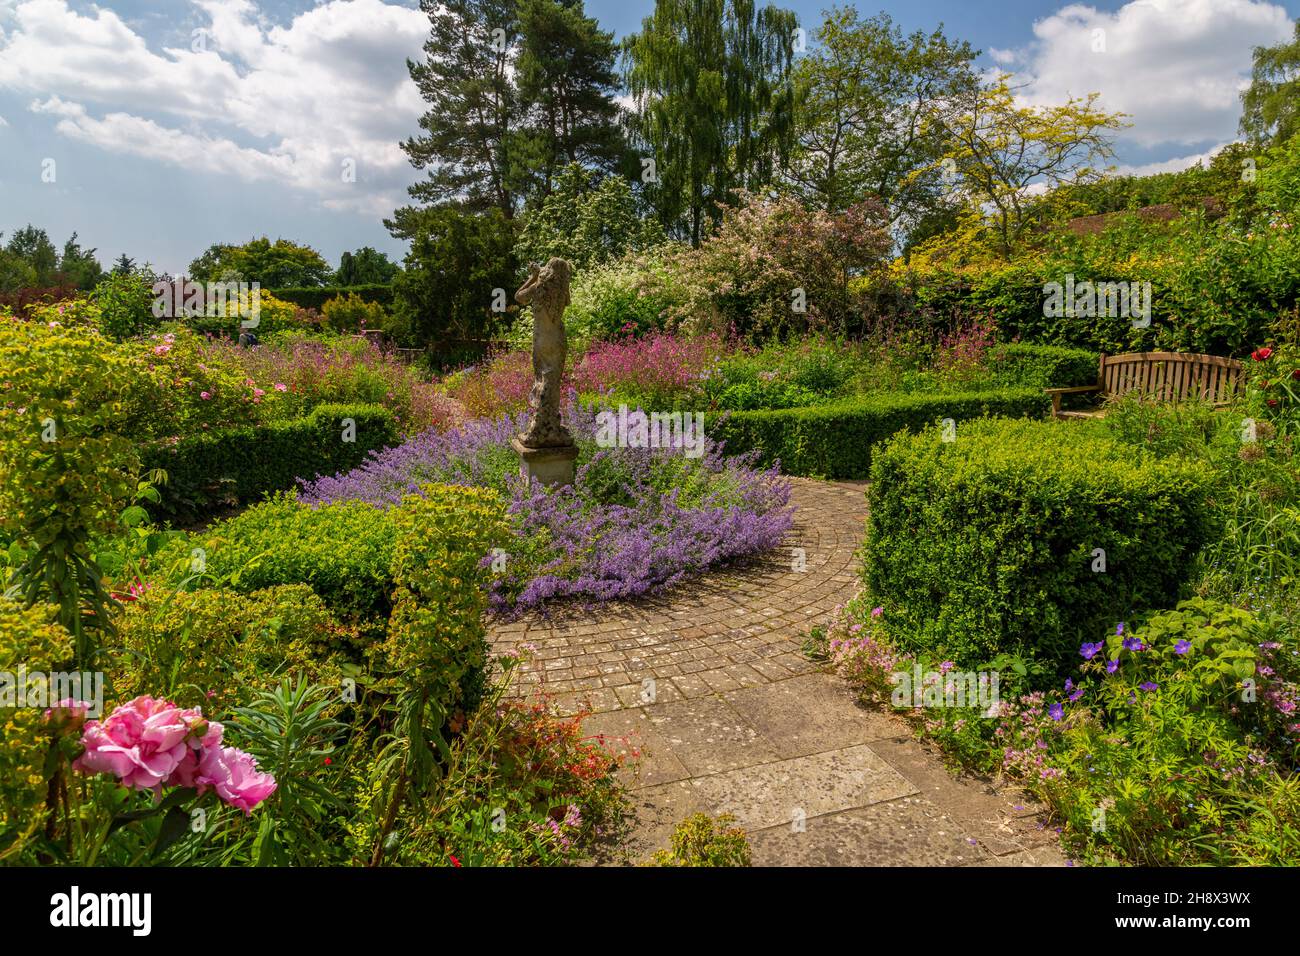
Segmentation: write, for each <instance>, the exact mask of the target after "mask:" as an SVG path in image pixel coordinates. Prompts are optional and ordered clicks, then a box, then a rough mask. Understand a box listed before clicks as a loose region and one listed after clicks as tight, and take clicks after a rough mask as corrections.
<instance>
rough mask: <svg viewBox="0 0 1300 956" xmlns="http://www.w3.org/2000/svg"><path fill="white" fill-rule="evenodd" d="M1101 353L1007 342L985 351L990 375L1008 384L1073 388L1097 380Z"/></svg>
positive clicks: (1093, 382)
mask: <svg viewBox="0 0 1300 956" xmlns="http://www.w3.org/2000/svg"><path fill="white" fill-rule="evenodd" d="M1100 362H1101V355H1100V354H1098V353H1097V352H1090V351H1088V350H1087V349H1072V348H1066V347H1065V346H1063V345H1036V344H1034V343H1031V342H1009V343H1006V344H1004V345H995V346H994V347H993V348H992V349H990V350H989V367H990V369H991V370H992V372H993V375H994V376H995V377H996V378H997V379H998V380H999V381H1001V382H1003V383H1004V384H1006V385H1008V386H1014V385H1020V386H1024V387H1026V388H1030V387H1033V388H1076V387H1078V386H1080V385H1095V384H1096V383H1097V366H1098V365H1099V364H1100Z"/></svg>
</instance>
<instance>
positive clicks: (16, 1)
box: [0, 0, 1300, 270]
mask: <svg viewBox="0 0 1300 956" xmlns="http://www.w3.org/2000/svg"><path fill="white" fill-rule="evenodd" d="M782 5H784V6H787V7H790V8H793V9H794V10H795V11H796V12H797V13H798V14H799V17H800V20H801V22H802V23H803V24H804V25H805V26H806V27H808V28H810V32H811V28H813V27H815V25H816V24H817V23H818V22H819V21H820V11H821V10H822V9H824V8H825V7H826V6H828V5H829V4H828V3H823V2H809V0H794V2H786V3H784V4H782ZM854 5H855V6H857V7H858V8H859V9H860V10H862V11H863V13H864V14H867V15H870V14H873V13H875V12H877V11H879V10H882V9H883V10H885V11H886V12H888V13H889V14H890V15H891V16H893V17H894V19H895V20H896V21H897V22H898V23H899V24H900V25H901V26H902V27H903V28H904V29H907V30H911V29H915V28H923V29H931V28H933V27H935V26H937V25H938V24H939V23H940V22H942V23H943V24H944V26H945V29H946V32H947V33H948V35H949V36H950V37H955V38H961V39H965V40H968V41H970V43H971V44H972V45H973V46H975V47H976V48H979V49H981V50H983V51H984V53H983V56H982V57H981V61H980V62H981V65H982V66H984V67H985V68H987V69H990V70H992V69H1002V70H1006V71H1009V72H1011V73H1013V74H1014V75H1015V78H1016V81H1017V83H1018V84H1020V85H1022V87H1023V95H1024V96H1025V97H1026V98H1027V99H1028V100H1030V101H1036V102H1060V101H1061V100H1063V99H1064V98H1065V97H1066V96H1068V95H1070V94H1075V95H1080V94H1086V93H1088V92H1092V91H1093V90H1097V91H1100V92H1101V93H1102V104H1103V106H1105V107H1107V108H1109V109H1113V110H1122V111H1124V112H1126V113H1129V114H1130V116H1131V117H1132V119H1131V122H1132V124H1133V125H1132V127H1131V128H1130V129H1128V130H1126V131H1125V132H1124V133H1123V134H1122V136H1121V138H1120V140H1119V142H1118V144H1117V160H1118V162H1119V163H1120V165H1121V167H1122V168H1124V169H1137V170H1140V171H1156V170H1160V169H1173V168H1181V167H1183V166H1186V165H1188V164H1190V163H1191V162H1193V161H1195V159H1196V158H1197V157H1199V156H1204V155H1206V154H1208V153H1209V152H1211V151H1212V150H1213V149H1214V148H1216V147H1217V146H1219V145H1221V144H1222V143H1224V142H1227V141H1229V140H1230V139H1231V138H1232V136H1233V134H1234V131H1235V127H1236V120H1237V116H1238V115H1239V107H1238V102H1237V95H1238V92H1239V90H1240V87H1241V84H1242V81H1243V78H1244V76H1245V75H1246V74H1247V73H1248V71H1249V66H1250V51H1251V48H1252V47H1253V46H1254V45H1256V44H1260V43H1275V42H1278V41H1279V40H1282V39H1285V38H1287V37H1288V36H1289V35H1290V33H1291V30H1292V26H1291V21H1292V20H1294V19H1295V17H1297V16H1300V0H1279V2H1264V0H1134V2H1131V3H1116V2H1112V3H1097V4H1094V5H1086V6H1085V5H1080V4H1074V5H1067V4H1064V3H1054V2H1047V0H990V2H981V0H942V2H927V0H912V2H894V0H885V2H882V0H876V2H863V3H858V4H854ZM586 6H587V11H588V12H589V13H590V14H592V15H594V16H595V17H596V18H597V19H598V20H599V21H600V22H601V24H602V25H603V26H604V27H605V28H606V29H612V30H614V31H615V32H616V33H617V34H618V35H620V36H622V35H625V34H626V33H628V32H631V31H634V30H636V29H637V28H638V27H639V25H640V21H641V18H642V17H644V16H645V15H647V14H648V13H649V12H650V11H651V10H652V9H653V0H588V2H587V5H586ZM196 31H197V32H196ZM1098 31H1101V33H1100V34H1099V33H1098ZM426 35H427V20H425V19H424V18H423V17H422V16H421V15H420V14H419V11H418V7H417V4H416V3H415V2H414V0H333V2H327V3H315V2H311V0H166V2H158V0H110V2H106V3H99V4H94V3H90V2H83V0H0V230H2V231H4V232H5V233H9V232H11V231H12V230H13V229H14V228H17V227H19V226H22V225H24V224H26V223H27V222H34V223H36V224H38V225H40V226H43V227H44V228H46V229H47V230H48V231H49V232H50V234H51V238H53V239H54V240H55V242H56V243H59V244H62V242H63V241H64V240H65V239H66V238H67V237H68V235H69V234H70V233H71V232H72V231H74V230H75V231H77V232H78V233H79V236H80V241H81V242H82V243H83V244H84V245H87V246H93V247H96V248H97V249H98V251H99V258H100V260H101V261H102V262H105V263H106V264H107V263H108V262H111V261H112V260H113V259H114V258H116V257H117V255H118V254H120V253H122V252H126V253H127V254H129V255H131V256H134V257H136V258H137V259H138V260H140V261H146V260H147V261H150V262H152V263H153V264H154V265H155V266H157V267H159V268H163V269H168V270H183V269H184V267H185V266H186V264H187V263H188V262H189V261H190V259H192V258H193V257H194V256H196V255H197V254H198V253H200V252H201V251H202V250H203V249H205V248H206V247H207V246H208V245H210V244H211V243H213V242H242V241H245V240H247V239H249V238H251V237H253V236H255V235H262V234H267V235H270V236H272V237H275V236H285V237H287V238H291V239H294V240H297V241H300V242H307V243H310V244H311V245H313V246H315V247H316V248H317V249H319V250H320V251H321V252H322V253H323V254H324V255H325V256H326V258H327V259H329V260H330V261H331V263H336V262H337V260H338V256H339V254H340V253H341V252H342V251H343V250H345V249H354V248H357V247H359V246H363V245H371V246H375V247H377V248H380V249H383V250H385V251H387V252H389V253H390V254H392V255H393V256H394V257H400V256H401V254H402V253H403V251H404V250H403V247H402V245H401V244H400V243H397V242H395V241H394V240H392V239H391V238H390V237H389V236H388V234H387V231H386V230H385V229H384V228H383V225H382V223H381V219H382V218H383V216H385V215H387V214H388V213H389V212H391V210H392V208H393V206H394V204H395V203H400V202H402V201H403V199H404V189H405V186H406V185H407V184H409V183H410V182H411V181H413V179H414V178H415V177H416V175H417V173H416V172H415V171H414V170H412V169H411V168H410V167H409V165H408V164H407V163H406V162H405V158H404V156H403V155H402V154H401V152H400V150H398V149H397V147H396V143H397V142H398V140H400V139H401V138H403V137H404V136H407V135H410V134H412V133H413V132H415V131H416V120H417V118H418V116H419V114H420V112H421V102H420V100H419V98H418V96H417V95H416V94H415V91H414V87H413V86H412V85H411V84H410V82H409V79H408V78H407V77H406V73H405V68H404V66H403V61H404V58H405V57H406V56H408V55H409V56H418V55H419V50H420V46H421V44H422V43H423V41H424V39H425V36H426ZM1099 35H1100V36H1103V37H1104V49H1103V50H1101V51H1097V50H1094V49H1093V45H1094V41H1095V38H1096V37H1097V36H1099ZM50 180H52V181H50Z"/></svg>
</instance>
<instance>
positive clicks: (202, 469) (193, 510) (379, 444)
mask: <svg viewBox="0 0 1300 956" xmlns="http://www.w3.org/2000/svg"><path fill="white" fill-rule="evenodd" d="M345 419H351V421H352V422H353V423H355V436H353V437H354V439H355V440H353V441H344V440H343V437H344V428H345V426H344V424H343V423H344V420H345ZM397 440H398V429H397V424H396V422H394V420H393V416H392V413H391V412H390V411H389V410H388V409H386V408H382V407H380V406H378V405H320V406H317V407H316V408H315V409H313V410H312V412H311V414H310V415H307V416H306V417H305V418H298V419H294V420H292V421H287V422H272V423H270V424H265V425H247V426H240V427H237V428H223V429H219V430H216V431H212V432H203V433H200V434H197V435H191V436H188V437H186V438H183V439H181V440H180V441H179V442H178V443H176V444H175V445H172V446H169V447H159V448H154V449H151V450H150V451H149V452H148V453H146V455H145V456H144V457H145V466H146V467H147V468H163V469H165V470H166V471H167V478H168V480H167V484H166V485H164V486H163V487H162V488H161V489H160V491H161V493H162V501H161V502H160V503H159V505H158V506H157V510H158V511H159V512H160V513H161V514H163V515H166V516H168V517H173V518H192V517H196V516H199V515H202V514H203V513H204V511H205V510H207V509H210V508H211V507H213V506H215V505H236V504H243V503H245V502H249V501H255V500H257V499H258V498H261V497H262V496H263V495H264V494H266V493H267V492H271V491H282V490H285V489H288V488H293V487H294V485H295V483H296V481H297V479H299V478H315V477H317V476H319V475H333V474H336V473H338V472H340V471H348V470H350V469H352V468H355V467H357V466H358V465H360V464H361V463H362V462H363V461H365V460H366V457H367V455H368V454H369V453H370V452H371V451H372V450H375V449H379V448H383V447H385V446H387V445H392V444H394V443H395V442H396V441H397Z"/></svg>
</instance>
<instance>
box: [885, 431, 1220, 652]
mask: <svg viewBox="0 0 1300 956" xmlns="http://www.w3.org/2000/svg"><path fill="white" fill-rule="evenodd" d="M871 480H872V483H871V489H870V492H869V495H868V497H869V500H870V518H869V522H868V534H867V543H866V548H865V552H864V559H863V574H864V578H865V583H866V585H867V588H868V589H869V592H870V594H871V596H872V599H873V600H874V602H875V603H876V604H878V605H880V606H883V607H884V609H885V615H886V620H887V621H888V622H890V630H891V633H892V634H894V635H895V636H896V639H897V640H898V641H899V642H900V643H901V644H902V645H903V646H905V647H907V648H908V649H909V650H926V651H929V652H932V653H935V654H941V655H943V656H945V657H948V658H951V659H952V660H955V661H957V662H958V663H959V664H962V665H968V666H972V667H973V666H977V665H980V664H983V663H987V662H988V661H989V660H990V659H992V658H993V657H994V656H996V655H997V654H999V653H1001V652H1010V653H1014V654H1021V655H1024V656H1026V657H1035V658H1038V659H1039V660H1042V661H1044V662H1045V663H1047V664H1048V665H1049V666H1050V667H1051V668H1053V669H1054V670H1060V669H1064V668H1068V667H1072V666H1073V665H1075V664H1077V663H1078V662H1079V661H1080V659H1081V658H1080V657H1079V648H1080V646H1081V645H1082V643H1083V642H1085V641H1087V642H1094V641H1098V640H1102V639H1103V638H1104V637H1105V636H1106V634H1107V633H1112V634H1113V633H1114V632H1115V629H1116V626H1117V624H1118V623H1119V622H1121V621H1131V620H1132V619H1133V617H1134V615H1137V614H1140V613H1141V612H1143V611H1146V610H1149V609H1155V608H1163V607H1173V606H1174V605H1175V604H1176V603H1177V601H1178V599H1179V597H1180V596H1181V594H1182V592H1183V590H1184V588H1185V586H1186V584H1187V583H1188V574H1189V569H1190V568H1191V566H1192V559H1193V557H1194V556H1195V555H1196V553H1197V551H1198V550H1199V549H1200V548H1201V547H1202V546H1203V545H1204V544H1206V543H1207V542H1208V541H1210V540H1211V539H1212V537H1213V536H1214V535H1215V534H1216V532H1217V528H1216V523H1215V519H1214V516H1213V514H1212V511H1211V505H1210V502H1209V493H1210V487H1211V481H1212V477H1211V475H1210V473H1209V472H1208V471H1207V470H1206V469H1205V468H1204V467H1203V466H1201V465H1199V464H1194V463H1191V462H1189V461H1186V460H1184V459H1158V458H1155V457H1153V456H1150V455H1148V454H1147V453H1145V452H1142V451H1140V450H1138V449H1135V448H1134V447H1133V446H1132V445H1129V444H1127V443H1122V442H1118V441H1115V440H1113V439H1111V438H1108V437H1106V436H1104V435H1097V434H1096V433H1092V432H1088V431H1085V430H1084V429H1082V428H1080V427H1079V426H1078V424H1077V423H1073V422H1027V421H998V420H986V421H974V422H968V423H966V424H962V425H958V426H957V429H956V435H955V439H954V440H952V441H944V440H943V436H942V435H941V434H940V432H939V431H938V430H937V429H930V430H927V431H924V432H922V433H920V434H915V435H913V434H907V435H898V436H896V437H895V438H893V439H892V440H891V441H890V442H889V443H888V444H886V445H885V446H883V447H882V448H879V449H877V453H876V456H875V460H874V461H873V462H872V467H871ZM1098 549H1100V551H1099V550H1098ZM1103 553H1104V561H1105V563H1104V566H1103V565H1101V564H1100V563H1099V559H1100V558H1102V557H1103Z"/></svg>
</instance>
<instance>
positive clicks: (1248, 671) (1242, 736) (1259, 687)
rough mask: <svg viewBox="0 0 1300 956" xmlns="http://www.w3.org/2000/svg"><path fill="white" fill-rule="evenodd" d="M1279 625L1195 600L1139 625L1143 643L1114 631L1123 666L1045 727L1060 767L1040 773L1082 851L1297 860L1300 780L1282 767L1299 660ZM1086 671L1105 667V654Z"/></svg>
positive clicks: (1149, 859) (1105, 857)
mask: <svg viewBox="0 0 1300 956" xmlns="http://www.w3.org/2000/svg"><path fill="white" fill-rule="evenodd" d="M1282 623H1283V622H1281V621H1279V620H1278V619H1276V618H1268V617H1260V616H1256V615H1253V614H1251V613H1249V612H1247V611H1243V610H1241V609H1240V608H1236V607H1232V606H1231V605H1223V604H1219V603H1216V602H1209V601H1200V600H1196V601H1188V602H1184V603H1183V604H1180V605H1179V606H1178V608H1177V610H1173V611H1165V612H1162V613H1160V614H1157V615H1155V616H1154V617H1152V618H1151V619H1150V620H1149V621H1148V622H1147V624H1146V625H1145V626H1143V627H1142V628H1140V629H1138V630H1137V631H1136V632H1134V634H1133V635H1132V638H1133V639H1136V640H1137V641H1138V642H1140V647H1141V649H1140V650H1138V649H1131V647H1130V648H1124V647H1122V646H1121V643H1122V640H1123V639H1122V638H1121V637H1120V636H1118V635H1116V636H1113V637H1111V638H1110V639H1109V641H1107V647H1106V655H1105V656H1106V659H1107V660H1115V661H1118V662H1119V666H1118V669H1117V670H1116V671H1115V672H1114V673H1113V674H1107V675H1106V676H1104V677H1103V678H1102V679H1101V682H1100V684H1099V685H1095V686H1093V687H1090V688H1089V689H1090V690H1092V691H1093V693H1092V694H1090V695H1089V696H1088V697H1087V698H1086V701H1085V706H1086V707H1087V709H1086V710H1081V711H1078V712H1075V710H1074V709H1073V707H1072V705H1070V704H1067V705H1066V711H1065V719H1064V721H1063V722H1062V723H1061V725H1060V726H1059V727H1057V728H1053V729H1054V730H1055V731H1056V732H1055V733H1048V734H1046V735H1045V738H1046V742H1047V747H1045V748H1043V750H1044V756H1045V757H1046V758H1047V760H1048V762H1049V766H1051V767H1052V768H1053V769H1052V772H1051V773H1049V774H1047V775H1044V776H1042V777H1041V778H1040V780H1038V781H1034V786H1035V789H1038V790H1040V791H1041V793H1042V794H1043V796H1044V797H1045V798H1046V799H1047V800H1048V802H1049V803H1050V804H1051V805H1052V806H1053V808H1054V809H1055V810H1056V812H1057V813H1058V814H1059V816H1060V817H1061V818H1062V819H1063V820H1065V821H1066V823H1067V826H1068V832H1067V834H1066V838H1067V840H1069V841H1070V842H1071V843H1073V844H1075V845H1076V846H1078V847H1079V848H1080V849H1081V851H1082V853H1083V855H1084V856H1085V857H1086V858H1087V859H1089V860H1090V861H1095V862H1102V863H1107V862H1116V861H1122V862H1128V863H1135V864H1138V865H1148V866H1171V865H1195V864H1202V865H1204V864H1211V865H1243V864H1245V865H1259V864H1262V863H1266V864H1274V865H1276V864H1279V863H1288V862H1294V861H1295V860H1296V859H1297V854H1298V853H1300V835H1298V834H1300V829H1298V828H1297V823H1298V822H1300V791H1298V790H1297V788H1296V787H1295V786H1294V780H1293V778H1290V777H1289V776H1288V775H1285V770H1286V769H1287V768H1289V766H1291V765H1292V763H1293V761H1294V759H1295V754H1296V748H1297V744H1296V742H1295V731H1294V729H1292V727H1293V726H1294V721H1295V719H1296V718H1295V713H1294V708H1295V703H1296V699H1297V696H1298V694H1297V685H1296V679H1297V677H1300V673H1298V671H1300V668H1297V665H1296V663H1295V658H1294V649H1295V639H1294V636H1293V635H1292V634H1290V632H1289V631H1287V630H1285V629H1284V628H1283V627H1282ZM1084 670H1085V671H1086V672H1095V673H1099V674H1100V673H1101V671H1102V665H1101V663H1100V660H1098V661H1096V662H1093V663H1090V664H1087V665H1085V667H1084ZM1283 707H1290V708H1291V714H1290V716H1286V715H1285V713H1284V711H1283V709H1282V708H1283ZM1275 761H1276V762H1275ZM1279 764H1280V766H1279ZM1099 809H1100V810H1102V811H1103V814H1102V816H1101V818H1100V819H1101V821H1102V824H1103V825H1102V826H1101V827H1098V826H1097V825H1096V824H1097V822H1098V819H1099V817H1098V813H1097V811H1098V810H1099Z"/></svg>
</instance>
